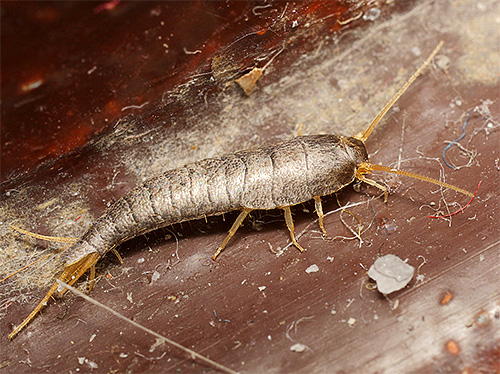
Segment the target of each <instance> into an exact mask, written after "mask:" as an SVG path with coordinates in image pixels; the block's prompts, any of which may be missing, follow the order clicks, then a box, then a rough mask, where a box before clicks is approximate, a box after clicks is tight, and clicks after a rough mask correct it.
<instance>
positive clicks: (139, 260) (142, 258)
mask: <svg viewBox="0 0 500 374" xmlns="http://www.w3.org/2000/svg"><path fill="white" fill-rule="evenodd" d="M144 261H145V260H144V257H141V258H140V259H138V260H137V263H138V264H142V263H143V262H144Z"/></svg>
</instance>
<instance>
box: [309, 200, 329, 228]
mask: <svg viewBox="0 0 500 374" xmlns="http://www.w3.org/2000/svg"><path fill="white" fill-rule="evenodd" d="M313 199H314V205H315V207H316V213H317V214H318V218H319V228H320V229H321V231H322V232H323V236H328V235H327V233H326V230H325V226H324V224H323V217H324V215H323V206H322V205H321V197H319V196H313Z"/></svg>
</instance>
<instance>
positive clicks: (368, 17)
mask: <svg viewBox="0 0 500 374" xmlns="http://www.w3.org/2000/svg"><path fill="white" fill-rule="evenodd" d="M379 16H380V9H378V8H371V9H368V11H367V12H366V13H365V14H363V19H364V20H365V21H375V20H376V19H377V18H378V17H379Z"/></svg>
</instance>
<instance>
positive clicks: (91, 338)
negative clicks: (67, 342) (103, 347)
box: [89, 334, 97, 343]
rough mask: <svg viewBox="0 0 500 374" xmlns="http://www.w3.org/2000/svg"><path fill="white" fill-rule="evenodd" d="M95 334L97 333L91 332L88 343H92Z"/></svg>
mask: <svg viewBox="0 0 500 374" xmlns="http://www.w3.org/2000/svg"><path fill="white" fill-rule="evenodd" d="M96 336H97V334H92V335H91V336H90V339H89V343H92V341H93V340H94V339H95V337H96Z"/></svg>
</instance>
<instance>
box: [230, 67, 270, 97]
mask: <svg viewBox="0 0 500 374" xmlns="http://www.w3.org/2000/svg"><path fill="white" fill-rule="evenodd" d="M263 72H264V69H261V68H258V67H254V68H253V69H252V70H251V71H250V72H249V73H247V74H245V75H242V76H241V77H239V78H238V79H236V83H238V84H239V85H240V87H241V88H243V91H245V94H246V95H247V96H250V94H251V93H252V92H253V90H254V89H255V85H256V84H257V81H258V80H259V79H260V77H262V73H263Z"/></svg>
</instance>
